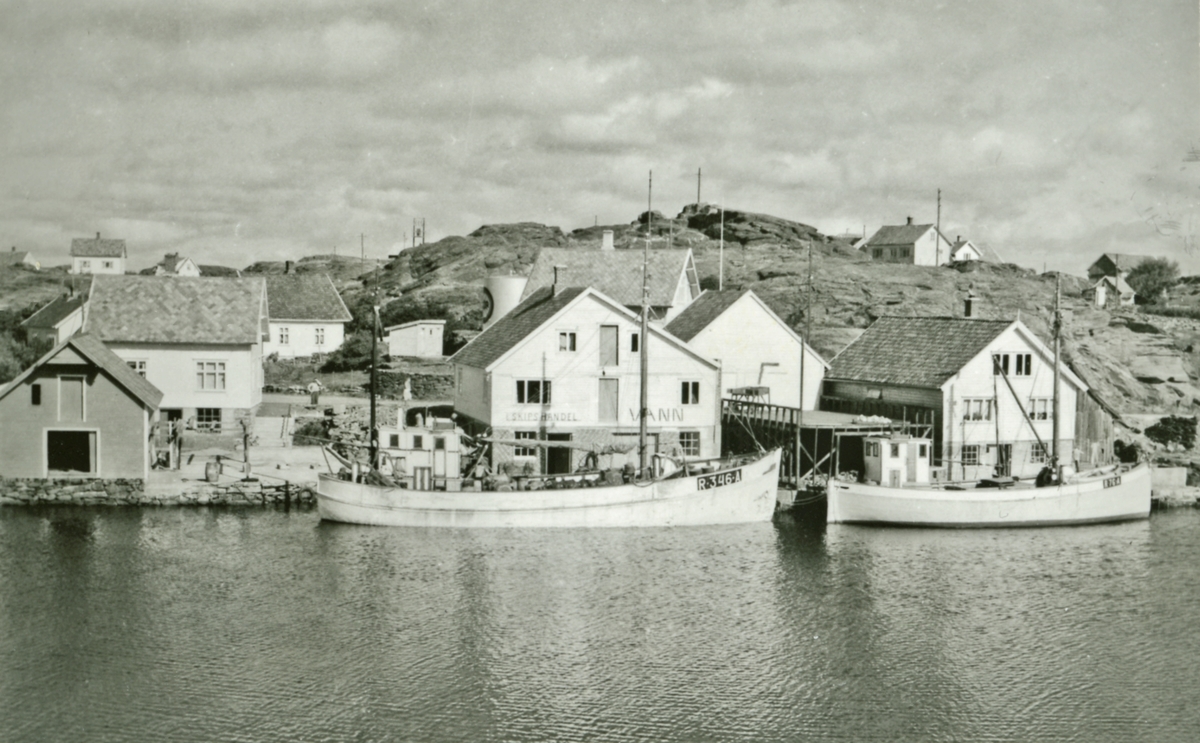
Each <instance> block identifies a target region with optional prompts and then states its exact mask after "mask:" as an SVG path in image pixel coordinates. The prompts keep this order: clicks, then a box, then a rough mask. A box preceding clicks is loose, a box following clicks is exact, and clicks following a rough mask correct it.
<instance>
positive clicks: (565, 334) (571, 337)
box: [558, 330, 579, 353]
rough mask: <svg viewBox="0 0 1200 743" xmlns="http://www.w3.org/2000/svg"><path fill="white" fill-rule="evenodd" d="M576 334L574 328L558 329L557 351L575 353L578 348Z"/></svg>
mask: <svg viewBox="0 0 1200 743" xmlns="http://www.w3.org/2000/svg"><path fill="white" fill-rule="evenodd" d="M577 340H578V339H577V336H576V333H575V331H574V330H560V331H558V350H559V353H575V352H576V351H577V350H579V349H578V343H577Z"/></svg>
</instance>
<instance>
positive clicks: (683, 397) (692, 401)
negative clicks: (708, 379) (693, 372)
mask: <svg viewBox="0 0 1200 743" xmlns="http://www.w3.org/2000/svg"><path fill="white" fill-rule="evenodd" d="M679 390H680V394H679V401H680V402H682V403H683V404H684V405H699V404H700V383H699V382H683V383H682V384H680V386H679Z"/></svg>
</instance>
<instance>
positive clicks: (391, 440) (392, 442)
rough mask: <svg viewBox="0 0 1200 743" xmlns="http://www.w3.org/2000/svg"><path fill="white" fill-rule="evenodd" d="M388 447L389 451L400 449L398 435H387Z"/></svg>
mask: <svg viewBox="0 0 1200 743" xmlns="http://www.w3.org/2000/svg"><path fill="white" fill-rule="evenodd" d="M388 447H389V448H391V449H399V448H400V434H398V433H389V434H388Z"/></svg>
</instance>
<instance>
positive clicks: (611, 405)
mask: <svg viewBox="0 0 1200 743" xmlns="http://www.w3.org/2000/svg"><path fill="white" fill-rule="evenodd" d="M619 410H620V408H619V407H618V400H617V380H615V379H609V378H607V377H605V378H602V379H601V380H600V421H601V422H605V423H616V422H617V415H618V411H619Z"/></svg>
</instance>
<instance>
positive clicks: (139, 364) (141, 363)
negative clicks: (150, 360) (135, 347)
mask: <svg viewBox="0 0 1200 743" xmlns="http://www.w3.org/2000/svg"><path fill="white" fill-rule="evenodd" d="M125 365H126V366H128V367H129V368H130V369H133V370H134V371H135V372H137V374H138V375H139V376H141V378H142V379H145V378H146V359H127V360H126V361H125Z"/></svg>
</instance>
